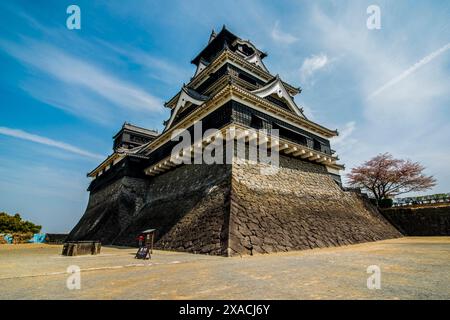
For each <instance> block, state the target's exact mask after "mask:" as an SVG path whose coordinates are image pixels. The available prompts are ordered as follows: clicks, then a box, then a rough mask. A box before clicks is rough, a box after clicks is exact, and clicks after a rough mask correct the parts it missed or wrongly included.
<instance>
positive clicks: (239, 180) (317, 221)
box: [69, 27, 401, 256]
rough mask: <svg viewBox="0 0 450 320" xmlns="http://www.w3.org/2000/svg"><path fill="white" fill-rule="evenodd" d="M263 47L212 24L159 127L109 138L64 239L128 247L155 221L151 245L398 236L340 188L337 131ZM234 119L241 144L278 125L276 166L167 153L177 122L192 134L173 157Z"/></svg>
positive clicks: (310, 242)
mask: <svg viewBox="0 0 450 320" xmlns="http://www.w3.org/2000/svg"><path fill="white" fill-rule="evenodd" d="M266 56H267V54H266V53H264V52H262V51H260V50H259V49H258V48H256V47H255V46H254V45H253V44H252V43H251V42H250V41H248V40H243V39H241V38H239V37H238V36H236V35H234V34H233V33H231V32H230V31H229V30H227V29H226V28H225V27H224V28H223V29H222V30H221V31H220V32H219V33H215V32H214V31H213V32H212V33H211V36H210V38H209V41H208V43H207V45H206V47H205V48H204V49H203V50H202V51H201V52H200V53H199V54H198V55H197V56H196V57H195V58H194V59H193V60H192V63H193V64H194V65H195V66H196V67H197V69H196V71H195V74H194V75H193V77H192V79H191V80H190V82H189V83H188V84H186V85H183V87H182V88H181V90H180V91H179V92H178V93H177V94H176V95H175V96H174V97H173V98H171V99H170V100H169V101H168V102H167V103H166V104H165V107H167V108H168V109H170V117H169V119H168V120H167V121H165V122H164V125H165V128H164V130H163V132H162V133H158V132H156V131H152V130H148V129H144V128H140V127H136V126H134V125H131V124H128V123H125V124H124V125H123V127H122V128H121V130H120V131H119V132H118V133H117V134H116V135H115V136H114V147H113V149H114V152H113V153H112V154H111V155H110V156H108V157H107V158H106V159H105V160H104V161H103V162H102V163H101V164H100V165H98V166H97V167H96V168H95V169H94V170H92V171H91V172H90V173H89V174H88V176H89V177H91V178H92V179H93V180H92V182H91V183H90V186H89V189H88V190H89V191H90V198H89V203H88V206H87V209H86V212H85V214H84V215H83V217H82V218H81V220H80V221H79V223H78V224H77V225H76V226H75V227H74V229H73V230H72V231H71V233H70V235H69V240H100V241H101V242H102V243H103V244H116V245H135V244H136V241H135V238H136V236H137V235H138V234H139V233H140V232H142V231H143V230H145V229H149V228H154V229H157V234H156V244H155V247H156V248H160V249H166V250H176V251H186V252H193V253H204V254H215V255H225V256H232V255H243V254H254V253H269V252H279V251H289V250H302V249H309V248H315V247H325V246H339V245H346V244H353V243H359V242H366V241H376V240H382V239H387V238H395V237H399V236H401V235H400V233H399V232H398V231H397V230H396V229H395V228H394V227H393V226H392V225H391V224H389V223H388V222H387V221H386V220H385V219H384V218H383V217H382V216H381V215H380V213H379V212H378V210H377V209H376V208H375V207H373V206H372V205H371V204H370V202H369V201H367V199H366V198H365V197H363V196H362V195H360V194H358V193H355V192H347V191H344V189H343V188H342V185H341V178H340V171H341V170H342V169H343V168H344V167H343V165H341V164H339V163H338V162H337V161H338V160H339V159H338V157H337V156H336V154H335V151H334V150H332V149H331V146H330V138H332V137H334V136H336V135H337V134H338V133H337V131H336V130H330V129H328V128H325V127H324V126H321V125H319V124H317V123H315V122H313V121H311V120H309V119H307V117H306V116H305V115H304V113H303V110H302V108H301V107H299V105H298V104H297V103H296V102H295V100H294V97H295V96H296V95H298V94H300V93H301V89H300V88H297V87H294V86H292V85H290V84H288V83H286V82H284V81H283V80H282V79H281V78H280V77H279V76H278V75H272V74H271V73H270V72H269V70H268V69H267V68H266V66H265V65H264V62H263V59H264V58H265V57H266ZM199 122H201V124H202V126H201V136H200V138H199V139H198V138H196V137H195V134H194V129H195V128H194V127H195V125H196V124H197V123H199ZM230 128H232V129H233V130H237V129H239V130H240V134H239V137H238V138H240V139H244V141H245V143H246V144H247V145H249V144H250V143H251V142H252V141H253V132H254V131H253V130H261V129H263V130H266V131H268V132H270V131H271V130H273V131H276V132H277V140H276V144H275V145H274V144H273V143H272V145H271V147H270V148H271V152H274V151H276V152H277V153H278V154H279V161H278V164H277V167H278V168H277V169H278V170H277V171H276V172H275V173H273V174H262V173H261V172H262V171H261V169H262V167H265V166H267V165H266V164H261V163H258V162H250V161H234V160H235V159H234V158H235V157H233V161H232V162H231V163H229V162H227V163H214V164H206V163H201V164H186V163H179V162H177V161H175V160H174V157H173V150H174V147H175V146H176V145H177V144H178V141H175V140H174V139H173V135H174V133H175V132H177V130H178V131H179V130H184V131H185V132H188V133H190V134H191V136H193V138H192V140H190V141H189V145H190V147H191V148H190V149H189V152H186V151H183V152H182V153H180V154H179V155H180V156H181V157H182V158H184V159H186V158H189V159H190V158H194V157H195V155H196V150H198V148H200V152H201V151H202V150H204V149H205V148H208V145H210V144H211V143H213V142H214V136H213V137H209V136H208V134H207V133H208V132H209V131H208V130H211V129H218V130H219V132H225V130H227V129H230ZM233 140H234V138H233ZM266 140H267V138H266ZM177 158H178V155H177Z"/></svg>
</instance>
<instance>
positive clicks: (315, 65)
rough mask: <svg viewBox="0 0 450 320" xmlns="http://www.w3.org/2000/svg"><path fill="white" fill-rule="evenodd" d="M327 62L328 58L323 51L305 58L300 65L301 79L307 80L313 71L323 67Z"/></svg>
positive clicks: (328, 61)
mask: <svg viewBox="0 0 450 320" xmlns="http://www.w3.org/2000/svg"><path fill="white" fill-rule="evenodd" d="M329 63H330V59H329V58H328V56H327V55H326V54H323V53H321V54H318V55H312V56H311V57H308V58H306V59H305V60H304V61H303V64H302V66H301V67H300V77H301V79H302V81H307V80H308V79H309V78H311V77H312V75H313V74H314V73H315V72H317V71H319V70H320V69H323V68H325V66H327V65H328V64H329Z"/></svg>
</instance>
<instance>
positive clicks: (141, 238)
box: [137, 234, 145, 248]
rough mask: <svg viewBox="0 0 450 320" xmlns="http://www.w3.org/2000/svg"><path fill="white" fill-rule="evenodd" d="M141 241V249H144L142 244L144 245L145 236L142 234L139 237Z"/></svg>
mask: <svg viewBox="0 0 450 320" xmlns="http://www.w3.org/2000/svg"><path fill="white" fill-rule="evenodd" d="M137 239H138V241H139V248H142V244H143V243H144V239H145V238H144V236H143V235H142V234H141V235H140V236H139V237H137Z"/></svg>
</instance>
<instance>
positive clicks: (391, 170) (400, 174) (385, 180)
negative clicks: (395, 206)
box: [347, 153, 436, 203]
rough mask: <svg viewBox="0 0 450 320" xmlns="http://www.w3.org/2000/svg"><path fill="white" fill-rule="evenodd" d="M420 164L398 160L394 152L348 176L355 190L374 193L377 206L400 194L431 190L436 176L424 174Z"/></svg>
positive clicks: (367, 163)
mask: <svg viewBox="0 0 450 320" xmlns="http://www.w3.org/2000/svg"><path fill="white" fill-rule="evenodd" d="M424 169H425V167H424V166H422V165H421V164H420V163H418V162H412V161H410V160H401V159H394V158H393V156H392V155H391V154H390V153H384V154H379V155H377V156H376V157H374V158H372V159H370V160H369V161H366V162H365V163H364V164H363V165H361V166H359V167H356V168H353V169H352V171H351V172H350V173H349V174H347V178H348V179H349V184H350V185H351V186H352V187H356V188H361V189H363V190H365V191H368V192H369V193H371V194H372V195H373V196H374V197H375V199H376V201H377V203H379V201H380V200H382V199H388V198H392V197H394V196H396V195H399V194H403V193H407V192H413V191H422V190H427V189H430V188H432V187H434V186H435V185H436V179H434V178H433V176H426V175H424V174H423V171H424Z"/></svg>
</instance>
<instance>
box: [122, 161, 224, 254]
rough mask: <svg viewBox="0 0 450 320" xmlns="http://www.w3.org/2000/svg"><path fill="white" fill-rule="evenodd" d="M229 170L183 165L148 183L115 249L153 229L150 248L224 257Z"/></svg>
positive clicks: (217, 166)
mask: <svg viewBox="0 0 450 320" xmlns="http://www.w3.org/2000/svg"><path fill="white" fill-rule="evenodd" d="M230 179H231V166H228V165H184V166H181V167H178V168H176V169H175V170H172V171H169V172H167V173H165V174H163V175H160V176H157V177H155V178H153V179H152V180H150V185H149V187H148V189H147V191H146V197H145V205H144V206H143V207H142V209H141V210H139V212H138V213H137V215H136V218H135V219H134V221H133V223H131V224H130V225H129V226H128V228H126V229H125V230H124V231H123V232H122V233H121V235H120V236H119V237H118V238H117V239H116V241H115V243H116V244H123V245H130V244H135V243H136V242H135V240H134V238H133V237H132V235H135V236H136V235H137V234H138V233H139V232H141V231H142V230H145V229H148V228H155V229H157V234H156V244H155V247H156V248H160V249H165V250H177V251H187V252H193V253H208V254H216V255H224V254H225V253H226V244H227V236H228V217H229V193H230Z"/></svg>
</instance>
